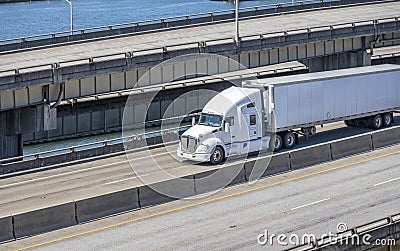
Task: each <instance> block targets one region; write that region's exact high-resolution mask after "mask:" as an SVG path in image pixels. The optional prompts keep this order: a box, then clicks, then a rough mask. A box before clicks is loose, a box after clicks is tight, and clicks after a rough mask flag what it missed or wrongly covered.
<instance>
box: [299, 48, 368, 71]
mask: <svg viewBox="0 0 400 251" xmlns="http://www.w3.org/2000/svg"><path fill="white" fill-rule="evenodd" d="M302 63H303V64H305V65H307V66H308V67H309V70H310V72H318V71H330V70H338V69H345V68H352V67H360V66H367V65H371V55H370V54H368V53H367V52H366V51H357V52H343V53H338V54H335V55H329V56H323V57H317V58H309V59H305V60H303V62H302Z"/></svg>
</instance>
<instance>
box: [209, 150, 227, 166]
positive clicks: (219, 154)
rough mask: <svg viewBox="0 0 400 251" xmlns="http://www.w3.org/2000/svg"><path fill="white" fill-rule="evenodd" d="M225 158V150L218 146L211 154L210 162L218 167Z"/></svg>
mask: <svg viewBox="0 0 400 251" xmlns="http://www.w3.org/2000/svg"><path fill="white" fill-rule="evenodd" d="M224 158H225V153H224V149H222V147H220V146H217V147H215V149H214V151H213V153H212V154H211V157H210V162H211V164H213V165H218V164H221V162H222V161H223V160H224Z"/></svg>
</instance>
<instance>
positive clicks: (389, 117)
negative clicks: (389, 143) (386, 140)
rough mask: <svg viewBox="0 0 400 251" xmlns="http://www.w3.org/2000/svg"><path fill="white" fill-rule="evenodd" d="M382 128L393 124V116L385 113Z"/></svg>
mask: <svg viewBox="0 0 400 251" xmlns="http://www.w3.org/2000/svg"><path fill="white" fill-rule="evenodd" d="M382 117H383V126H384V127H390V126H391V125H392V123H393V116H392V114H391V113H390V112H388V113H385V114H384V115H383V116H382Z"/></svg>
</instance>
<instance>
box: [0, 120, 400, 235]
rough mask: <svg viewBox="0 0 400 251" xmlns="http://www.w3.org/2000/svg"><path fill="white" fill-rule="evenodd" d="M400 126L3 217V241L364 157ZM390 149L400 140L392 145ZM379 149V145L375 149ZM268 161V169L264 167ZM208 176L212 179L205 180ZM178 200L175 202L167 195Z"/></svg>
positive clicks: (397, 132) (391, 142)
mask: <svg viewBox="0 0 400 251" xmlns="http://www.w3.org/2000/svg"><path fill="white" fill-rule="evenodd" d="M399 131H400V127H394V128H390V129H386V130H382V131H376V132H372V133H367V134H363V135H360V136H356V137H350V138H346V139H343V140H338V141H333V142H327V143H324V144H320V145H316V146H312V147H305V148H302V149H297V150H293V151H288V152H283V153H280V154H274V155H273V156H272V157H263V158H260V160H259V161H255V160H251V161H247V162H244V163H237V164H234V165H231V166H227V167H224V168H221V169H212V170H207V171H202V172H199V173H195V174H192V175H188V176H184V177H182V178H179V179H178V178H176V179H172V180H166V181H161V182H155V183H154V184H151V185H147V186H141V187H138V188H131V189H127V190H122V191H118V192H114V193H110V194H103V195H99V196H94V197H92V198H86V199H82V200H78V201H76V202H69V203H66V204H61V205H55V206H52V207H48V208H43V209H39V210H35V211H30V212H25V213H20V214H16V215H13V216H6V217H3V218H0V242H1V241H7V240H13V239H15V238H20V237H24V236H29V235H33V234H38V233H42V232H46V231H51V230H55V229H59V228H62V227H67V226H72V225H75V224H78V223H81V222H85V221H89V220H94V219H97V218H99V217H104V216H107V215H111V214H115V213H121V212H125V211H128V210H132V209H139V208H145V207H148V206H152V205H157V204H161V203H166V202H169V201H172V200H176V199H179V198H186V197H190V196H194V195H196V194H200V193H204V192H207V191H211V190H215V189H219V188H223V187H225V186H229V185H233V184H238V183H242V182H246V181H251V180H252V177H255V178H258V177H264V176H268V175H272V174H276V173H280V172H285V171H289V170H290V169H292V170H294V169H298V168H301V167H304V166H306V165H312V164H316V163H320V162H323V161H329V160H331V159H332V157H333V159H337V158H339V157H340V156H346V155H350V154H355V153H360V152H363V151H369V150H371V149H372V142H373V141H372V139H374V140H375V141H374V143H375V145H379V146H381V145H382V146H383V144H384V143H383V142H385V139H386V138H390V137H389V135H392V136H393V135H395V136H396V137H395V138H397V139H398V134H399ZM387 142H388V144H393V143H395V142H397V141H392V140H389V141H387ZM375 147H376V146H375ZM268 162H269V166H268V168H265V167H266V165H267V164H268ZM206 176H209V178H208V179H202V178H204V177H206ZM168 195H173V196H174V197H171V196H168Z"/></svg>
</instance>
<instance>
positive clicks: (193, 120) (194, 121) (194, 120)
mask: <svg viewBox="0 0 400 251" xmlns="http://www.w3.org/2000/svg"><path fill="white" fill-rule="evenodd" d="M195 124H196V118H195V117H192V126H194V125H195Z"/></svg>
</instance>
